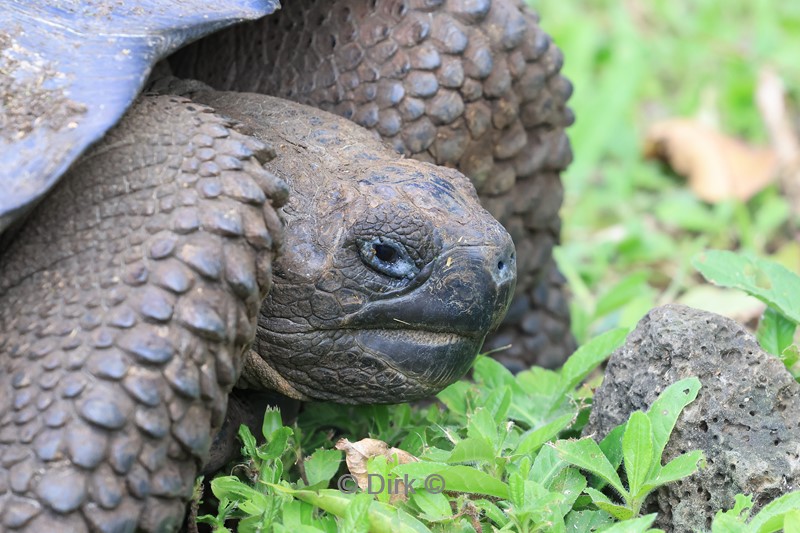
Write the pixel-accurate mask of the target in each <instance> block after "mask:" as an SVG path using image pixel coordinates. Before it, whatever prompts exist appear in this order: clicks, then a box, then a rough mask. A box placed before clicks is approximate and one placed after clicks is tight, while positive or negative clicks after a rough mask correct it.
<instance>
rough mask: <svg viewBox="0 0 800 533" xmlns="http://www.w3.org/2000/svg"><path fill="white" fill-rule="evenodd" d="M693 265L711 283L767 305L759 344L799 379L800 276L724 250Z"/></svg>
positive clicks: (771, 263) (706, 254) (699, 257)
mask: <svg viewBox="0 0 800 533" xmlns="http://www.w3.org/2000/svg"><path fill="white" fill-rule="evenodd" d="M692 264H693V265H694V266H695V268H697V270H699V271H700V273H701V274H703V276H705V278H706V279H707V280H709V281H711V282H712V283H715V284H716V285H721V286H723V287H731V288H735V289H740V290H742V291H744V292H746V293H748V294H750V295H752V296H755V297H756V298H758V299H759V300H761V301H762V302H764V303H765V304H766V305H767V308H766V310H765V311H764V314H763V315H762V316H761V320H760V321H759V324H758V330H757V331H756V337H757V338H758V342H759V344H761V347H762V348H764V350H765V351H767V352H769V353H771V354H773V355H776V356H778V357H779V358H780V359H781V360H782V361H783V362H784V364H785V365H786V367H787V368H788V369H789V370H790V371H793V375H794V376H795V378H798V377H800V370H795V369H794V366H795V364H796V363H797V361H798V359H800V351H798V346H797V345H796V344H795V343H794V338H795V332H796V330H797V326H798V324H799V323H800V276H798V275H797V274H795V273H794V272H791V271H790V270H788V269H786V268H785V267H783V266H782V265H780V264H778V263H776V262H774V261H770V260H768V259H760V258H758V257H755V256H753V255H752V254H737V253H734V252H729V251H725V250H709V251H706V252H703V253H702V254H698V255H697V256H695V257H694V259H693V260H692Z"/></svg>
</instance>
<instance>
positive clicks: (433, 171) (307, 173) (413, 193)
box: [192, 93, 516, 403]
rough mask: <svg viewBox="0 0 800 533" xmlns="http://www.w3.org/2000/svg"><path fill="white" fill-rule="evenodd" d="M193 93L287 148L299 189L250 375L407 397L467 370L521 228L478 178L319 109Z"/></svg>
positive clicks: (284, 161)
mask: <svg viewBox="0 0 800 533" xmlns="http://www.w3.org/2000/svg"><path fill="white" fill-rule="evenodd" d="M192 98H193V100H195V101H200V102H203V103H206V104H208V105H210V106H212V107H213V108H215V109H217V110H218V111H219V112H222V113H224V114H226V115H227V116H230V117H233V118H234V119H236V120H239V121H241V122H242V123H243V125H244V128H246V129H247V131H250V132H252V134H253V135H254V136H255V137H256V138H258V139H259V140H262V141H264V142H266V143H267V144H270V145H272V146H274V147H276V150H277V152H278V157H276V158H275V159H274V160H273V161H271V162H270V163H269V164H267V165H266V168H267V169H268V170H270V171H271V172H273V173H274V174H275V175H277V176H279V177H282V178H284V179H285V180H286V182H287V183H288V184H289V186H290V189H291V193H290V195H289V203H288V204H287V205H286V206H285V207H283V209H282V210H281V213H282V215H283V218H284V220H285V222H286V231H285V235H284V245H283V248H282V250H281V252H280V254H279V257H278V259H277V260H276V261H275V263H274V264H273V270H272V275H273V287H272V290H271V291H270V293H269V295H268V296H267V298H266V300H265V301H264V304H263V305H262V307H261V313H260V315H259V327H258V331H257V333H256V339H255V342H254V343H253V348H252V349H251V350H250V352H249V355H248V356H247V357H246V358H245V363H244V365H245V374H244V376H243V380H242V385H243V386H248V387H250V388H257V389H258V388H268V389H273V390H278V391H280V392H281V393H283V394H285V395H286V396H289V397H291V398H296V399H299V400H332V401H335V402H340V403H397V402H403V401H408V400H413V399H417V398H420V397H424V396H428V395H430V394H434V393H435V392H437V391H439V390H441V389H442V388H444V387H446V386H447V385H449V384H450V383H452V382H453V381H455V380H456V379H458V378H459V377H461V376H462V375H463V374H464V373H465V372H466V371H467V369H468V368H469V366H470V365H471V363H472V361H473V359H474V357H475V354H476V353H477V352H478V350H479V349H480V347H481V345H482V344H483V340H484V338H485V336H486V334H487V333H488V332H489V331H491V330H493V329H495V328H496V327H497V325H498V324H499V322H500V320H502V317H503V316H504V315H505V311H506V309H507V307H508V304H509V303H510V300H511V297H512V296H513V294H514V285H515V280H516V258H515V253H514V245H513V243H512V242H511V238H510V237H509V235H508V233H507V232H506V231H505V229H503V227H502V226H501V225H500V224H499V223H498V222H497V221H496V220H495V219H494V218H492V216H491V215H490V214H489V213H488V212H486V210H484V209H483V208H482V207H480V202H479V200H478V197H477V195H476V194H475V189H474V188H473V186H472V184H471V183H470V182H469V180H467V179H466V178H465V177H464V176H463V175H461V174H460V173H459V172H457V171H455V170H453V169H447V168H443V167H437V166H434V165H430V164H426V163H420V162H417V161H413V160H404V159H401V158H399V157H398V156H397V154H396V153H394V152H393V151H392V150H391V149H390V148H389V147H387V146H385V145H383V144H382V143H380V142H378V141H376V140H375V139H374V137H373V136H372V135H370V134H369V133H368V132H367V131H365V130H362V129H361V128H358V127H354V126H353V125H352V124H351V123H349V122H346V121H339V120H336V121H334V120H332V119H331V117H330V116H329V115H327V114H325V113H321V112H318V111H316V110H314V109H311V108H308V107H304V106H299V105H295V104H291V103H288V102H285V101H282V100H279V99H275V98H270V97H264V96H262V95H256V94H237V93H200V94H193V95H192ZM276 124H277V125H280V126H274V125H276ZM265 125H266V127H265Z"/></svg>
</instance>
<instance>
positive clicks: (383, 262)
mask: <svg viewBox="0 0 800 533" xmlns="http://www.w3.org/2000/svg"><path fill="white" fill-rule="evenodd" d="M358 251H359V254H360V255H361V261H363V263H364V264H365V265H367V266H368V267H370V268H371V269H372V270H374V271H376V272H378V273H379V274H384V275H386V276H389V277H392V278H398V279H403V278H409V279H410V278H413V277H414V276H416V275H417V274H418V273H419V268H417V265H416V264H414V261H413V260H412V259H411V257H410V256H409V254H408V250H406V247H405V246H403V245H402V244H400V243H399V242H397V241H394V240H392V239H388V238H386V237H375V238H372V239H369V240H364V241H361V242H359V246H358Z"/></svg>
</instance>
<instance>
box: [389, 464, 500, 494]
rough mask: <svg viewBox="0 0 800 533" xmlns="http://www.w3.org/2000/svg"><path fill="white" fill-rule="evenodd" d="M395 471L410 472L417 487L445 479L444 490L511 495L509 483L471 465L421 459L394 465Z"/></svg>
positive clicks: (400, 472) (401, 473)
mask: <svg viewBox="0 0 800 533" xmlns="http://www.w3.org/2000/svg"><path fill="white" fill-rule="evenodd" d="M394 472H395V474H398V475H400V476H402V475H403V474H408V476H409V477H411V478H414V479H415V480H416V481H417V483H415V484H414V486H415V487H419V484H420V483H424V482H425V481H426V480H428V481H430V482H431V483H439V481H441V480H443V481H444V490H447V491H455V492H466V493H468V494H486V495H487V496H495V497H497V498H502V499H508V496H509V495H508V485H506V484H505V483H503V482H502V481H500V480H499V479H497V478H496V477H495V476H490V475H489V474H486V473H485V472H481V471H480V470H478V469H476V468H472V467H469V466H463V465H448V464H444V463H433V462H429V461H420V462H418V463H406V464H402V465H397V466H396V467H394ZM437 475H438V476H441V479H439V478H436V477H431V476H437Z"/></svg>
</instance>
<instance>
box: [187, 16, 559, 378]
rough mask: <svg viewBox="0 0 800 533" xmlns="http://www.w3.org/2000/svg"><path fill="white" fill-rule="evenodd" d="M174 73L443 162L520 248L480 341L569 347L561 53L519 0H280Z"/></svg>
mask: <svg viewBox="0 0 800 533" xmlns="http://www.w3.org/2000/svg"><path fill="white" fill-rule="evenodd" d="M172 65H173V67H174V68H175V69H176V72H177V73H178V74H180V75H182V76H184V77H194V78H197V79H201V80H203V81H206V82H207V83H210V84H211V85H212V86H214V87H216V88H219V89H225V90H237V91H255V92H262V93H266V94H272V95H275V96H280V97H283V98H288V99H291V100H295V101H298V102H302V103H305V104H309V105H312V106H314V107H318V108H321V109H325V110H329V111H332V112H334V113H337V114H340V115H342V116H344V117H347V118H350V119H352V120H354V121H355V122H357V123H358V124H361V125H362V126H365V127H367V128H369V129H372V130H373V131H376V132H377V133H378V134H380V135H381V136H382V137H383V138H384V139H386V140H387V141H388V142H390V143H391V144H392V145H393V146H395V148H396V149H397V150H399V151H400V152H402V153H404V154H406V155H409V156H412V157H414V158H417V159H420V160H422V161H430V162H435V163H437V164H441V165H447V166H453V167H456V168H458V169H459V170H461V171H462V172H463V173H464V174H466V175H467V176H468V177H470V179H471V180H472V181H473V183H474V184H475V187H476V188H477V189H478V193H479V194H480V196H481V200H482V203H483V205H484V206H485V207H486V208H487V209H488V210H489V212H491V213H492V214H493V215H494V216H495V218H497V219H498V220H499V221H500V222H501V223H502V224H503V225H504V226H505V227H506V229H507V230H508V231H509V233H510V234H511V236H512V238H513V239H514V242H515V244H516V247H517V251H518V278H519V279H518V283H517V298H516V301H515V302H514V304H513V305H512V311H511V312H510V313H509V316H508V318H507V320H506V323H505V325H504V326H503V328H502V329H501V331H500V332H498V334H497V335H496V336H495V337H494V338H493V339H491V340H490V341H489V342H488V344H487V348H493V347H498V346H502V345H506V344H512V345H513V346H512V348H511V349H509V350H507V351H505V352H502V353H501V354H498V358H500V359H502V360H503V361H505V362H506V363H507V364H509V365H510V366H513V367H515V368H521V367H524V366H527V365H529V364H532V363H534V362H536V363H539V364H544V365H546V366H555V365H557V364H559V363H561V362H563V360H564V358H565V357H566V356H567V355H569V353H571V351H572V349H573V348H574V341H573V339H572V337H571V335H570V334H569V312H568V307H567V303H566V300H565V298H564V294H563V290H564V288H563V285H564V280H563V278H562V277H561V275H560V274H559V273H558V271H557V269H556V268H555V265H554V263H553V260H552V253H551V251H552V247H553V245H554V244H555V243H556V242H557V241H558V235H559V230H560V222H559V219H558V210H559V208H560V206H561V201H562V194H563V191H562V187H561V182H560V180H559V172H560V171H561V170H563V169H564V168H566V166H567V165H568V164H569V162H570V160H571V157H572V156H571V151H570V147H569V142H568V140H567V138H566V136H565V134H564V128H565V127H566V126H568V125H569V124H571V122H572V114H571V112H570V110H569V109H568V108H567V107H566V106H565V103H566V100H567V99H568V98H569V96H570V94H571V92H572V88H571V85H570V83H569V82H568V81H567V80H566V79H565V78H563V77H562V76H561V75H560V74H559V70H560V68H561V65H562V55H561V52H560V51H559V50H558V49H557V48H556V47H555V46H554V45H553V44H552V43H551V41H550V38H549V37H548V36H547V35H546V34H545V33H544V32H543V31H542V30H541V29H540V28H539V26H538V17H537V16H536V15H535V14H534V13H533V12H531V11H530V10H528V9H527V8H525V7H524V4H523V2H522V1H520V0H447V1H443V0H428V1H421V0H420V1H413V0H373V1H366V0H336V1H316V2H313V1H311V0H291V1H288V2H285V5H284V6H283V8H282V9H281V10H280V11H279V12H277V13H276V14H275V15H273V16H270V17H267V18H265V19H263V20H260V21H256V22H252V23H247V24H243V25H239V26H236V27H234V28H231V29H229V30H226V31H224V32H221V33H218V34H215V35H212V36H211V37H209V38H206V39H204V40H202V41H200V42H199V43H197V44H196V45H193V46H190V47H189V48H188V49H186V50H185V51H183V52H180V53H178V54H177V55H176V56H174V58H173V60H172Z"/></svg>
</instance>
